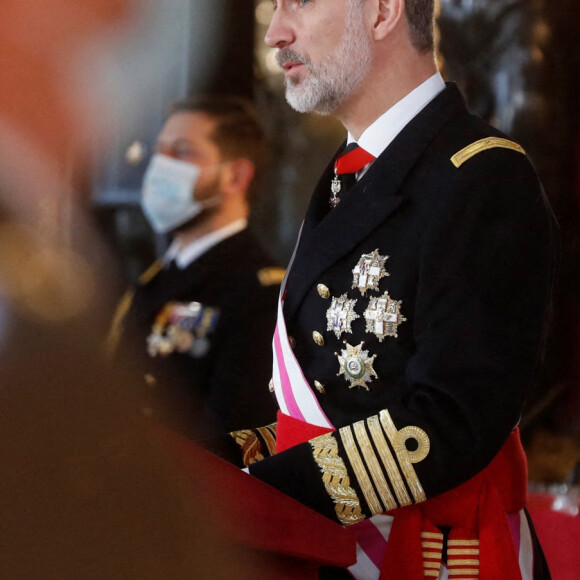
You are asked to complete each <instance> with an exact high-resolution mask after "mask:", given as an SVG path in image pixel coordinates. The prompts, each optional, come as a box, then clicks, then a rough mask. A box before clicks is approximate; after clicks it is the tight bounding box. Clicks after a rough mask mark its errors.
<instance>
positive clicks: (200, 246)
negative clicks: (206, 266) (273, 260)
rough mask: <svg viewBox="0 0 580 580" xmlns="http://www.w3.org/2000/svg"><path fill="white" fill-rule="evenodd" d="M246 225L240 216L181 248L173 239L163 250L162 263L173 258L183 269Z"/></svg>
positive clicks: (245, 221) (166, 263) (246, 222)
mask: <svg viewBox="0 0 580 580" xmlns="http://www.w3.org/2000/svg"><path fill="white" fill-rule="evenodd" d="M247 226H248V220H247V219H245V218H241V219H239V220H236V221H235V222H232V223H231V224H228V225H227V226H224V227H223V228H220V229H219V230H215V231H214V232H210V233H209V234H207V235H205V236H202V237H201V238H199V239H197V240H194V241H193V242H191V244H188V245H187V246H185V248H183V249H181V250H180V249H179V242H178V241H177V240H174V241H173V242H172V244H171V245H170V246H169V248H168V250H167V252H165V256H163V264H164V265H165V266H167V265H168V264H169V263H170V262H171V261H172V260H175V264H176V265H177V267H178V268H179V269H180V270H183V269H185V268H187V267H188V266H189V265H190V264H191V263H192V262H194V261H195V260H197V259H198V258H199V257H200V256H201V255H203V254H205V253H206V252H207V251H208V250H210V249H211V248H213V247H214V246H217V245H218V244H219V243H220V242H222V241H223V240H225V239H227V238H229V237H231V236H233V235H235V234H237V233H239V232H241V231H242V230H244V229H246V227H247Z"/></svg>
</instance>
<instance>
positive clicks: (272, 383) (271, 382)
mask: <svg viewBox="0 0 580 580" xmlns="http://www.w3.org/2000/svg"><path fill="white" fill-rule="evenodd" d="M268 390H269V391H270V392H271V393H273V392H274V379H270V382H269V383H268Z"/></svg>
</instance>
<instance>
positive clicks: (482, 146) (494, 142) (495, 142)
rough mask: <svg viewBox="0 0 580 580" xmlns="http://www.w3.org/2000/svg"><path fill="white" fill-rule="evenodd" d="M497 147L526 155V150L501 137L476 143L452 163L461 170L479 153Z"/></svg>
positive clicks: (466, 148)
mask: <svg viewBox="0 0 580 580" xmlns="http://www.w3.org/2000/svg"><path fill="white" fill-rule="evenodd" d="M497 147H500V148H502V149H511V150H512V151H517V152H518V153H523V154H524V155H525V154H526V152H525V151H524V149H523V148H522V147H521V146H520V145H518V144H517V143H514V142H513V141H509V140H508V139H501V138H499V137H487V138H486V139H480V140H479V141H475V143H472V144H471V145H468V146H467V147H464V148H463V149H462V150H461V151H459V152H458V153H456V154H455V155H454V156H453V157H451V163H453V165H454V166H455V167H457V168H459V167H461V166H462V165H463V164H464V163H465V162H466V161H469V160H470V159H471V158H472V157H474V156H475V155H477V154H478V153H481V152H482V151H487V150H488V149H495V148H497Z"/></svg>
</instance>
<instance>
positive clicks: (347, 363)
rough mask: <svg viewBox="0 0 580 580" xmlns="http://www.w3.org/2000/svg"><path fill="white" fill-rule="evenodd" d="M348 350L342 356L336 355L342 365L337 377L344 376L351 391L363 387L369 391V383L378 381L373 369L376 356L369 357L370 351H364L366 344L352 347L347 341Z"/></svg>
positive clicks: (342, 352)
mask: <svg viewBox="0 0 580 580" xmlns="http://www.w3.org/2000/svg"><path fill="white" fill-rule="evenodd" d="M344 344H345V345H346V349H345V350H342V351H341V353H340V354H338V353H335V354H336V356H337V357H338V362H339V363H340V371H339V372H338V375H337V376H340V375H344V379H345V380H346V381H350V387H349V388H350V389H353V388H354V387H363V388H364V389H366V390H367V391H369V390H370V389H369V387H368V385H367V383H370V382H371V381H372V380H373V378H375V379H378V378H379V377H378V375H377V373H376V372H375V369H374V368H373V363H374V361H375V358H376V357H377V355H376V354H373V356H371V357H369V351H368V350H363V348H362V347H363V344H364V342H361V343H360V344H359V345H358V346H352V345H350V344H348V342H346V341H345V343H344Z"/></svg>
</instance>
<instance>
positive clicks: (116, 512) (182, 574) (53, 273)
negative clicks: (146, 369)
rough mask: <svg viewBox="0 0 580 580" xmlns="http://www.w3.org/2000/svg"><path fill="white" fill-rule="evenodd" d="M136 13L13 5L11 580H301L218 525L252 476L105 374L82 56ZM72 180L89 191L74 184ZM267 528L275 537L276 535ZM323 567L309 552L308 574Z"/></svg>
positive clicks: (4, 354)
mask: <svg viewBox="0 0 580 580" xmlns="http://www.w3.org/2000/svg"><path fill="white" fill-rule="evenodd" d="M129 7H130V6H129V4H128V3H125V2H123V1H116V0H83V1H82V2H79V1H77V0H31V1H30V2H21V1H20V0H6V1H5V2H3V4H2V21H1V23H0V84H1V86H2V93H1V94H0V125H1V126H2V133H1V134H0V416H1V420H0V439H1V441H2V444H1V445H0V472H1V473H2V477H1V478H0V537H1V538H2V539H1V541H0V577H1V578H6V579H10V580H18V579H23V580H37V579H39V578H43V579H47V580H53V579H54V580H65V579H66V580H68V579H70V580H78V579H83V580H89V579H95V580H96V579H103V578H107V579H109V580H114V579H119V580H120V579H135V580H143V579H164V580H169V579H184V580H185V579H189V580H191V579H194V578H195V579H211V580H213V579H221V578H223V579H226V578H244V579H248V580H249V579H251V578H252V579H253V578H290V577H292V576H285V575H284V574H277V572H276V570H277V566H278V565H279V562H278V561H277V559H276V557H275V555H272V554H270V555H268V557H264V556H263V554H264V550H267V549H268V547H269V544H268V541H267V539H266V540H265V541H261V543H260V544H259V545H258V544H256V543H255V542H253V541H254V540H255V539H259V537H260V536H259V533H256V534H255V537H250V538H248V537H244V536H243V534H242V532H243V531H244V530H246V529H253V528H251V527H250V528H248V527H246V526H245V523H246V522H245V519H247V518H248V515H249V514H245V513H241V512H239V513H238V514H237V519H236V520H235V522H233V523H232V522H230V523H229V525H228V530H227V534H226V533H225V531H224V529H225V527H226V526H220V528H219V530H216V527H215V525H214V523H212V522H215V521H219V520H220V514H219V509H220V505H221V504H222V501H221V499H222V497H225V496H226V495H227V494H226V492H227V489H228V487H230V488H236V487H237V484H236V477H237V478H244V479H245V481H246V482H248V481H250V482H251V478H249V477H248V476H247V475H245V474H243V473H241V472H240V471H239V470H237V469H235V468H233V467H231V466H228V465H227V464H225V465H226V467H228V468H230V470H231V471H229V472H228V471H227V469H226V470H225V472H224V474H222V473H221V471H220V463H217V466H216V464H215V462H216V461H218V462H219V460H217V459H216V458H211V460H212V461H213V463H211V461H209V460H206V459H204V457H203V455H199V453H201V452H199V453H198V455H192V453H193V451H191V448H190V447H188V448H185V450H182V449H180V447H179V445H178V444H177V443H176V442H172V441H171V440H170V439H168V438H167V437H166V436H163V435H162V434H161V433H159V432H158V431H157V430H153V429H152V427H151V425H150V424H149V422H148V421H146V420H145V419H144V418H143V416H142V415H141V414H140V413H139V412H138V410H139V409H140V399H139V396H138V395H137V393H138V390H137V389H135V388H133V385H132V384H131V382H130V380H129V378H128V376H127V375H125V374H124V373H123V371H122V370H120V369H115V372H112V371H107V370H106V368H107V367H106V365H105V364H104V361H103V360H102V357H101V356H100V355H101V351H102V347H101V346H102V345H101V335H100V333H99V332H97V329H98V328H99V327H100V325H101V322H100V320H99V315H98V313H99V311H100V310H101V309H102V307H103V304H104V302H106V300H107V299H106V294H107V292H106V289H103V288H101V287H99V285H98V284H97V280H102V279H107V272H102V271H101V270H100V269H102V268H103V263H105V261H104V260H103V259H102V255H101V254H100V251H99V241H98V239H97V238H96V237H95V236H94V234H93V231H92V230H91V227H90V225H89V223H88V221H87V220H86V216H85V214H84V212H83V201H86V200H82V199H80V198H79V197H77V196H76V195H75V194H74V193H73V192H74V191H75V190H76V189H77V188H80V186H81V185H82V182H83V181H86V172H88V171H89V168H88V167H87V166H86V165H85V163H83V161H85V160H86V159H88V158H89V155H90V153H91V150H90V149H91V148H90V143H89V142H88V139H87V136H91V138H93V137H95V133H94V130H95V129H96V127H98V126H99V124H100V123H99V120H98V115H97V114H96V113H95V111H94V110H92V109H91V108H90V107H89V103H88V102H87V101H86V100H85V99H84V98H83V97H82V94H83V90H82V89H83V87H84V86H85V81H87V63H86V62H83V60H82V58H81V57H82V56H83V55H84V50H85V49H86V48H87V46H89V45H90V47H91V50H95V49H97V50H98V47H99V46H100V45H99V43H100V42H102V43H105V44H106V43H107V40H108V39H109V37H108V36H107V35H106V34H105V33H106V32H107V31H110V30H113V29H115V27H118V28H116V29H117V30H118V31H119V32H120V31H122V30H123V28H122V25H123V24H124V22H125V20H124V18H125V17H127V16H128V8H129ZM89 70H90V71H91V72H92V69H89ZM75 73H76V74H75ZM78 73H84V75H81V76H77V75H78ZM89 76H90V75H89ZM88 92H90V91H88ZM89 112H90V114H89ZM89 119H91V120H92V121H93V124H92V125H90V124H89V123H88V120H89ZM95 141H96V139H95ZM76 176H80V177H81V181H79V182H78V183H71V179H70V178H71V177H73V178H74V177H76ZM83 177H85V179H83ZM75 186H76V187H75ZM97 269H99V271H98V276H97V275H96V272H97ZM103 354H104V353H103ZM139 387H140V385H139ZM208 461H209V462H208ZM210 464H211V465H214V466H215V469H216V470H217V472H219V473H220V475H219V477H218V478H217V481H216V483H214V484H213V489H210V488H208V487H207V486H206V487H204V488H201V487H200V486H198V485H196V480H197V479H198V471H204V473H205V472H207V473H208V477H209V475H210V474H211V473H212V467H211V465H210ZM228 473H230V474H232V473H233V475H231V477H232V481H230V479H228V478H227V475H228ZM222 483H226V484H227V486H228V487H225V488H220V486H219V484H222ZM248 493H249V492H248ZM266 495H267V494H266ZM283 499H286V498H284V497H283ZM274 503H275V504H276V505H278V502H274ZM242 507H243V506H242ZM298 507H299V508H300V506H298ZM285 509H288V506H286V508H285ZM253 511H254V513H259V511H260V510H259V506H257V507H256V508H254V510H253ZM275 511H276V510H275V509H274V511H273V512H272V513H275ZM314 515H315V516H316V517H317V514H314ZM252 521H253V520H252ZM239 524H244V530H242V529H241V526H240V525H239ZM250 524H251V521H250ZM325 524H326V525H331V526H332V525H333V524H332V523H331V522H323V523H322V524H321V525H322V526H324V525H325ZM260 529H263V530H264V531H265V533H272V526H271V525H268V523H267V522H266V523H265V524H264V525H263V526H262V527H261V528H260ZM314 529H316V526H315V527H314ZM337 529H338V532H339V535H340V537H344V536H341V534H342V530H340V528H338V526H337ZM258 531H259V530H258ZM297 531H300V530H299V529H297ZM292 533H293V530H292V529H289V530H288V531H287V534H289V535H290V536H291V535H292ZM328 533H330V534H331V536H332V530H327V532H326V533H325V536H326V535H327V534H328ZM305 537H308V536H307V535H306V536H305ZM308 539H309V541H310V545H311V546H316V545H317V543H316V538H308ZM345 539H346V544H345V543H343V544H341V549H345V548H346V551H345V553H347V554H348V542H349V540H348V538H345ZM252 542H253V543H252ZM339 543H340V539H339ZM243 544H245V545H246V546H248V547H250V548H252V550H249V549H248V548H247V547H246V548H242V545H243ZM253 548H256V550H253ZM258 549H260V550H262V554H260V555H259V556H258V552H257V550H258ZM305 551H306V550H305ZM323 552H324V550H322V551H321V553H323ZM326 553H327V554H328V551H327V552H326ZM317 557H318V556H317V554H315V553H313V552H312V551H310V554H309V559H310V561H311V562H314V561H315V560H316V558H317ZM347 558H348V556H347ZM331 559H332V558H331ZM291 561H292V562H294V563H296V565H297V566H298V569H299V570H301V571H302V572H304V574H303V575H302V576H295V577H302V578H308V577H313V576H312V574H313V570H315V568H316V566H315V565H314V564H308V565H307V564H306V563H305V561H304V562H302V563H303V564H304V567H301V565H300V564H301V563H299V562H297V561H295V560H291Z"/></svg>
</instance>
